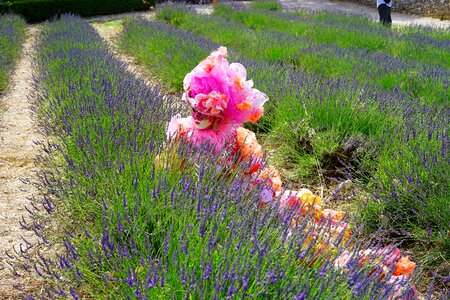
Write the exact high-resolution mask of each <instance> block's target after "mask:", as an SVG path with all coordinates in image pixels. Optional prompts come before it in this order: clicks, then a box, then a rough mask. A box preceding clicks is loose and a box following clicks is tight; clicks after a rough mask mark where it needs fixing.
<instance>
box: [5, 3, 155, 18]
mask: <svg viewBox="0 0 450 300" xmlns="http://www.w3.org/2000/svg"><path fill="white" fill-rule="evenodd" d="M154 3H155V1H154V0H148V1H143V0H127V1H123V0H104V1H93V0H79V1H77V0H18V1H6V2H3V3H0V12H14V13H16V14H19V15H22V16H23V17H24V18H25V19H26V20H27V21H28V22H30V23H35V22H40V21H44V20H48V19H51V18H52V17H54V16H58V15H60V14H62V13H68V12H71V13H74V14H79V15H80V16H83V17H87V16H93V15H103V14H114V13H122V12H128V11H138V10H147V9H149V8H150V6H152V5H154Z"/></svg>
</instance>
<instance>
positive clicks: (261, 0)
mask: <svg viewBox="0 0 450 300" xmlns="http://www.w3.org/2000/svg"><path fill="white" fill-rule="evenodd" d="M251 6H252V7H253V8H255V9H267V10H281V9H282V7H281V5H280V3H278V1H273V0H258V1H252V3H251Z"/></svg>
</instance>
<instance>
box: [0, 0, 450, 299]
mask: <svg viewBox="0 0 450 300" xmlns="http://www.w3.org/2000/svg"><path fill="white" fill-rule="evenodd" d="M0 24H1V23H0ZM111 24H112V25H113V26H114V27H115V28H114V30H117V32H119V35H117V38H114V43H115V45H114V47H116V48H114V49H115V50H114V51H112V50H111V48H110V47H109V46H108V44H107V43H106V41H105V40H104V39H103V38H102V37H101V36H100V35H99V33H98V31H97V30H96V29H94V27H93V26H92V24H90V23H89V22H88V21H87V20H84V19H82V18H80V17H77V16H74V15H70V14H68V15H63V16H61V18H60V19H58V20H54V21H52V22H47V23H43V24H41V25H40V31H39V33H38V36H37V42H36V45H35V52H34V55H33V57H32V65H33V71H32V72H33V83H32V85H33V87H34V89H35V93H34V95H33V97H32V99H33V100H32V107H33V113H34V114H35V117H36V120H37V122H38V123H39V128H40V131H42V133H43V134H44V135H45V136H46V141H45V142H43V143H42V144H41V145H40V147H41V148H42V152H41V153H42V154H41V155H40V156H38V158H37V160H38V163H39V166H40V169H39V172H38V173H37V176H38V182H36V183H35V185H36V187H37V188H38V190H39V192H38V193H37V194H36V195H34V197H33V199H31V201H32V202H31V205H30V206H28V207H27V209H26V210H27V212H28V214H29V217H28V218H24V219H23V221H22V222H21V223H20V225H21V227H22V228H24V229H27V230H31V231H34V233H35V235H36V236H37V238H38V240H39V241H38V242H37V243H34V242H33V241H28V240H24V243H25V244H24V245H23V247H20V249H19V251H16V252H14V251H8V252H7V255H8V257H9V258H10V260H11V261H12V265H13V272H14V274H15V275H16V276H17V277H32V278H34V279H35V280H36V281H37V282H40V283H41V284H40V286H41V288H40V289H37V290H36V291H34V292H29V291H27V292H22V293H21V296H23V298H25V299H419V298H425V299H448V297H449V296H450V294H449V286H448V284H449V280H450V267H449V266H450V265H449V259H450V250H449V249H450V235H449V234H450V209H449V208H450V196H449V195H450V193H449V182H450V174H449V170H450V168H449V163H450V155H449V146H450V138H449V117H450V107H449V80H450V69H449V61H450V33H449V32H448V30H447V31H445V30H437V29H426V28H420V27H415V28H403V27H393V28H386V27H384V26H382V25H379V24H377V23H374V22H372V21H370V20H368V19H365V18H363V17H355V16H350V15H342V14H333V13H312V12H304V11H283V10H281V7H280V6H279V5H277V4H276V3H274V2H263V3H259V2H256V3H254V4H252V5H245V6H244V5H242V4H236V3H231V4H220V5H218V6H217V7H215V9H214V12H213V13H212V14H211V15H204V14H198V13H197V12H196V10H195V9H193V8H192V7H188V6H180V5H174V6H160V7H159V8H158V9H157V11H156V13H155V18H154V19H153V20H148V19H143V18H126V19H121V20H119V21H114V22H112V23H110V26H111ZM1 28H2V27H0V29H1ZM0 34H2V33H1V31H0ZM0 41H1V37H0ZM18 43H20V41H19V42H18ZM221 46H224V47H227V49H228V57H227V59H228V60H229V61H230V63H231V62H237V63H240V64H242V68H244V67H245V69H244V71H242V68H241V67H240V66H237V65H233V64H231V65H230V66H231V69H232V70H233V72H235V70H236V69H238V71H239V72H241V73H242V72H244V73H245V74H246V77H247V78H246V79H249V80H250V79H251V80H252V82H251V84H254V87H252V85H251V84H250V81H246V82H245V84H247V85H248V86H250V87H248V90H249V91H252V92H255V91H254V89H255V88H256V89H258V90H259V91H261V92H262V93H264V94H266V95H267V96H268V98H269V101H267V103H265V104H264V114H263V115H262V116H258V118H259V117H261V119H259V121H257V122H256V121H255V122H248V123H245V124H244V127H245V128H246V129H247V130H250V131H253V132H254V133H255V134H256V135H255V141H256V138H257V139H258V140H259V143H260V144H261V146H262V147H261V148H262V150H260V151H263V152H264V154H262V153H263V152H261V156H259V157H258V159H257V160H255V159H243V158H242V150H241V149H238V150H236V148H233V147H234V146H233V144H232V143H231V142H229V143H225V145H223V146H222V147H217V145H215V144H214V143H208V142H206V143H195V142H190V139H189V138H181V139H176V140H175V139H173V136H170V135H169V134H168V132H169V130H170V128H169V129H168V123H169V121H171V122H173V120H174V116H177V114H186V115H187V114H189V113H190V112H189V111H190V108H189V107H188V106H187V104H189V101H187V100H186V99H185V97H186V96H185V95H186V94H184V96H183V99H184V101H182V94H183V91H184V92H186V93H188V90H187V88H186V80H187V79H186V78H187V77H188V76H186V74H191V73H190V72H191V71H192V72H194V71H193V70H196V66H197V65H199V63H200V62H201V61H202V60H204V59H205V58H206V61H208V59H210V58H211V57H213V58H214V53H217V52H213V51H215V50H216V51H224V50H223V49H224V48H219V47H221ZM217 49H219V50H217ZM220 49H222V50H220ZM117 52H118V53H117ZM211 53H213V54H211ZM118 55H119V56H120V55H126V56H127V57H130V58H132V59H133V60H134V61H135V62H136V63H137V64H138V65H139V66H140V67H142V68H143V69H144V70H145V71H146V72H148V74H151V75H152V76H154V77H155V78H156V80H154V81H153V82H154V83H153V84H151V85H149V84H146V83H145V82H146V79H145V78H142V76H138V75H137V74H136V73H133V72H131V71H129V69H128V66H127V65H126V64H125V63H124V62H122V61H121V60H119V59H118ZM209 55H210V56H209ZM207 57H208V58H207ZM228 60H227V61H226V63H227V66H228ZM200 64H201V63H200ZM220 66H221V67H222V68H223V66H222V65H220ZM236 66H237V67H236ZM236 72H237V71H236ZM191 76H193V75H191ZM244 77H245V76H244ZM156 82H157V83H156ZM229 84H230V85H233V84H234V85H237V86H242V85H245V84H243V83H241V82H240V81H238V80H235V81H234V82H229ZM211 85H212V83H211ZM0 90H1V89H0ZM255 93H256V92H255ZM187 95H188V94H187ZM258 95H260V94H258ZM227 101H228V100H227ZM246 103H247V102H246ZM249 109H250V108H248V107H244V108H243V109H242V110H243V111H244V110H249ZM187 112H189V113H187ZM195 113H196V111H195V109H194V113H193V114H194V115H195ZM256 120H257V119H256ZM169 127H170V125H169ZM180 128H181V127H180ZM180 130H181V129H180ZM243 144H244V145H245V141H244V143H243ZM256 144H257V142H256ZM215 146H216V147H215ZM250 152H251V153H249V154H248V156H249V157H253V156H252V155H254V153H255V152H256V150H255V149H254V148H251V151H250ZM240 155H241V156H240ZM255 161H256V163H255ZM255 165H257V167H255ZM269 165H270V168H272V169H276V170H278V171H277V172H279V175H280V178H281V180H282V181H283V186H282V187H281V183H280V184H279V186H277V187H276V189H275V188H274V186H275V184H274V182H275V181H274V179H273V178H274V177H272V178H268V177H267V174H266V175H264V174H263V173H264V172H265V170H266V169H265V168H269ZM249 170H251V171H249ZM277 174H278V173H277ZM271 180H273V181H271ZM302 189H309V190H310V191H312V194H311V195H310V196H311V197H310V198H308V199H309V200H304V198H303V196H301V197H300V196H298V197H297V198H295V197H291V194H292V192H290V191H292V190H302ZM272 192H273V193H272ZM287 194H289V195H288V196H287V197H285V195H287ZM294 194H295V193H294ZM283 197H285V198H283ZM311 199H312V200H311ZM294 200H295V201H294ZM42 247H45V248H46V249H51V250H49V251H41V250H40V249H43V248H42Z"/></svg>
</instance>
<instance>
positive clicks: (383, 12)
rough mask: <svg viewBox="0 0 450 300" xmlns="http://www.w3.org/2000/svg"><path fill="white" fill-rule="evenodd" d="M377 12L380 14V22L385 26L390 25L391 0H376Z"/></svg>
mask: <svg viewBox="0 0 450 300" xmlns="http://www.w3.org/2000/svg"><path fill="white" fill-rule="evenodd" d="M377 7H378V13H379V14H380V23H382V24H383V25H386V26H391V25H392V19H391V7H392V0H377Z"/></svg>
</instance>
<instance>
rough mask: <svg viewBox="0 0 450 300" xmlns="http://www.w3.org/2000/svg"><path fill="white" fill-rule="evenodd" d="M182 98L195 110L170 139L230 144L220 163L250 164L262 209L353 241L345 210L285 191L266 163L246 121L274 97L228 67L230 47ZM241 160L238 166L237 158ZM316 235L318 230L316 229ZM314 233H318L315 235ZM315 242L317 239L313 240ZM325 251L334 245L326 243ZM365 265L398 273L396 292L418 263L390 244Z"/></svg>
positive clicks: (206, 64)
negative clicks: (305, 218)
mask: <svg viewBox="0 0 450 300" xmlns="http://www.w3.org/2000/svg"><path fill="white" fill-rule="evenodd" d="M183 87H184V93H183V96H182V100H183V101H185V102H186V103H187V104H188V105H189V106H190V107H191V108H192V114H191V115H190V116H188V117H181V116H180V115H179V114H178V115H176V116H174V117H172V119H171V120H170V122H169V123H168V125H167V132H166V133H167V137H168V140H169V141H171V142H174V143H176V142H177V141H179V140H180V139H185V140H188V141H190V142H191V143H193V144H195V145H197V146H199V145H200V144H204V143H208V144H211V145H213V148H214V149H215V151H216V152H218V151H220V150H221V149H223V148H224V146H225V145H230V144H231V145H232V146H231V149H232V150H231V155H230V156H229V160H228V161H226V160H225V161H222V162H218V163H226V164H230V163H231V164H233V163H241V162H243V163H245V166H248V167H246V169H245V171H244V172H243V174H242V176H252V182H254V184H255V185H259V186H260V187H262V192H261V194H260V199H261V200H260V203H259V205H260V206H261V207H265V208H270V207H274V205H273V203H277V204H278V205H275V207H278V209H279V213H280V214H282V213H283V212H284V211H290V212H293V214H292V221H291V222H290V224H291V227H294V226H295V224H296V221H295V220H296V219H298V218H301V217H302V216H305V215H306V214H309V215H311V216H312V217H313V219H314V224H312V226H314V227H315V228H317V230H316V232H318V231H319V230H320V228H321V227H324V226H327V225H330V230H329V232H328V234H329V235H330V237H331V239H336V240H337V239H340V238H344V239H348V238H349V237H350V235H351V234H350V226H349V224H348V223H347V222H345V221H344V216H345V215H346V214H345V212H342V211H336V210H331V209H324V208H323V203H322V200H321V198H320V197H319V196H316V195H314V194H313V193H312V192H311V191H310V190H308V189H301V190H300V191H291V190H286V189H283V188H282V180H281V177H280V175H279V173H278V171H277V170H276V169H275V168H274V167H273V166H270V165H266V164H265V163H264V161H263V156H264V155H263V150H262V148H261V145H259V143H258V141H257V139H256V136H255V134H254V133H253V132H251V131H250V130H248V129H245V128H244V127H243V123H244V122H251V123H255V122H257V121H258V120H259V119H260V118H261V117H262V115H263V113H264V107H263V106H264V103H265V102H267V101H268V100H269V99H268V97H267V95H266V94H264V93H262V92H260V91H259V90H257V89H255V88H254V87H253V81H252V80H248V79H247V72H246V69H245V67H244V66H243V65H241V64H240V63H231V64H229V63H228V60H227V49H226V48H225V47H220V48H219V49H217V50H215V51H213V52H212V53H211V54H210V55H209V56H208V57H207V58H205V59H204V60H202V61H201V62H200V63H199V64H198V65H197V66H196V67H195V68H194V69H193V70H192V71H191V72H190V73H188V74H187V75H186V77H185V78H184V81H183ZM236 157H238V160H237V162H236V161H235V160H234V161H233V162H232V158H236ZM313 232H314V231H313ZM313 234H314V233H313ZM311 238H313V236H312V237H311ZM326 247H330V246H329V245H327V246H326ZM359 255H361V256H362V261H363V263H365V262H368V263H374V264H378V265H379V266H378V267H377V268H378V269H380V270H378V271H379V272H381V274H382V277H383V276H385V275H386V274H387V273H389V271H390V269H391V268H393V269H394V274H393V276H391V277H390V279H389V282H391V283H392V287H393V288H394V289H395V290H396V291H397V290H398V291H399V292H400V291H401V288H402V285H404V284H406V283H407V282H408V281H409V277H410V276H411V274H412V273H413V271H414V269H415V266H416V265H415V263H414V262H412V261H411V260H410V259H409V258H408V257H405V256H402V255H401V253H400V251H399V249H398V248H396V247H394V246H391V245H389V246H386V247H384V248H381V249H367V250H365V251H362V252H361V253H359ZM351 256H352V253H350V252H349V251H344V252H343V253H341V255H340V256H339V257H338V258H337V259H336V262H335V267H336V268H339V269H342V270H343V271H345V267H346V264H347V262H348V261H349V259H350V257H351ZM406 295H407V296H406V297H405V296H403V299H412V298H413V297H414V295H415V291H410V292H409V293H407V294H406Z"/></svg>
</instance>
